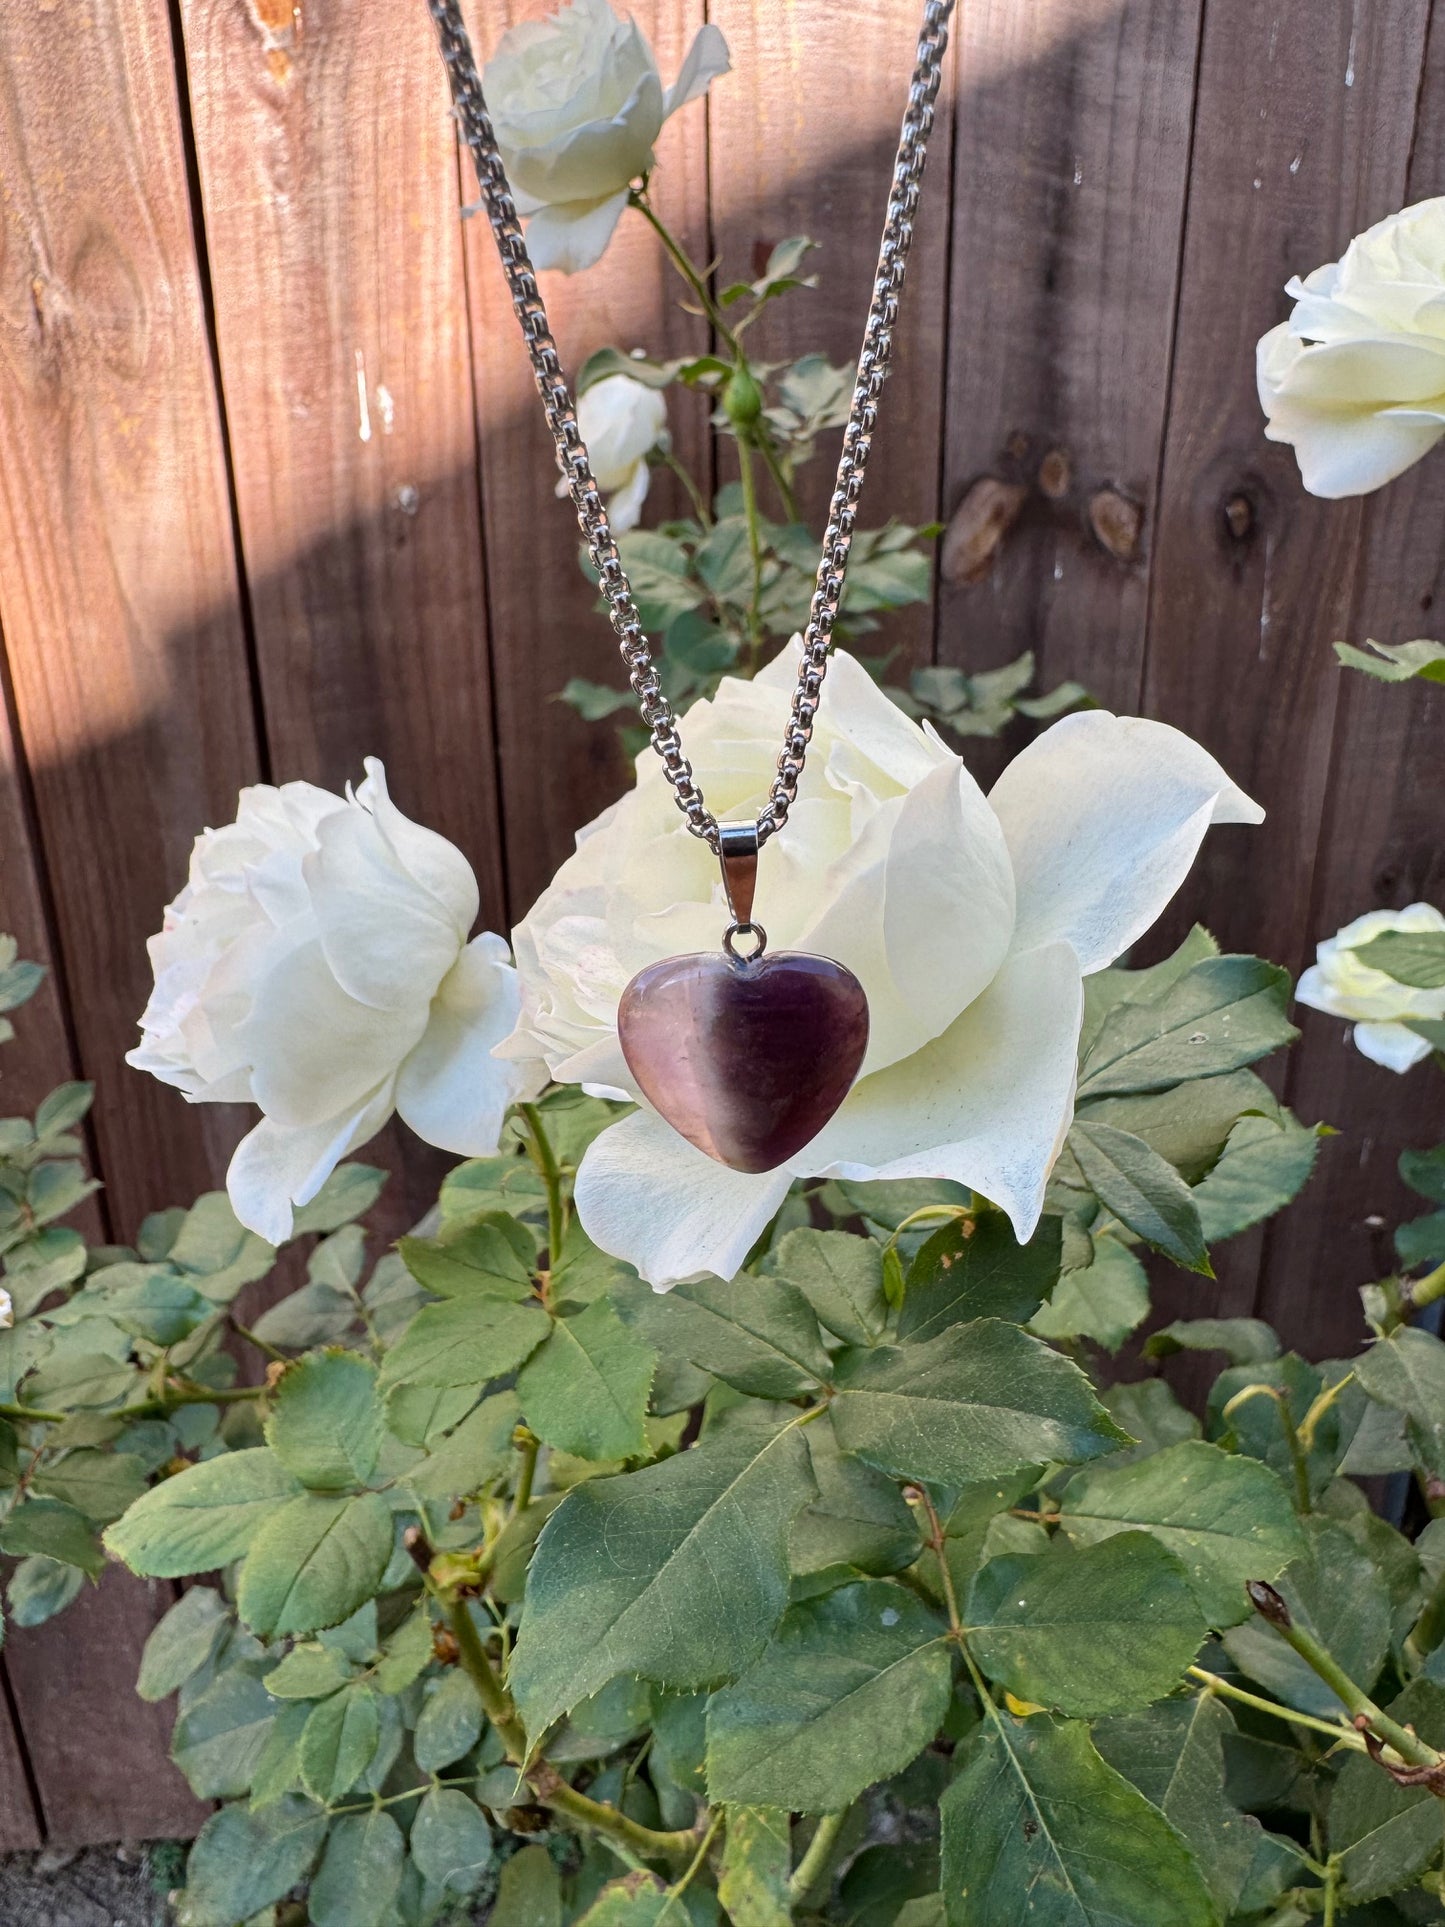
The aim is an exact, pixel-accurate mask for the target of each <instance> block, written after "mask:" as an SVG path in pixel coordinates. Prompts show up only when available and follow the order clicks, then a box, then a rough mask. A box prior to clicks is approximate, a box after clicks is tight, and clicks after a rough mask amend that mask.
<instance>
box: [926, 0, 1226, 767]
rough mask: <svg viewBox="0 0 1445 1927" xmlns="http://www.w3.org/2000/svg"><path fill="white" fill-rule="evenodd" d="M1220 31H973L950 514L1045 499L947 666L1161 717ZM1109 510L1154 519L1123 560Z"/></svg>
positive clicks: (950, 434)
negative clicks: (1210, 72) (1191, 318)
mask: <svg viewBox="0 0 1445 1927" xmlns="http://www.w3.org/2000/svg"><path fill="white" fill-rule="evenodd" d="M1199 11H1200V9H1199V5H1198V4H1197V0H1177V4H1174V5H1171V6H1167V7H1159V6H1157V5H1153V4H1150V0H1124V4H1122V5H1117V6H1108V7H1101V6H1100V5H1099V4H1098V0H1035V4H1033V5H1031V6H1028V7H1018V6H1014V5H1011V4H1010V3H1009V0H977V4H974V5H970V6H966V7H964V8H962V9H961V10H960V18H959V27H958V32H959V53H958V58H959V67H958V89H959V104H958V113H957V131H956V134H955V140H954V179H953V189H954V191H953V207H952V218H953V281H952V290H953V292H952V299H951V304H950V308H951V311H950V317H949V320H950V328H949V357H948V387H947V437H946V441H947V447H946V456H945V476H944V505H945V509H946V511H948V512H950V513H951V512H953V511H954V510H955V509H956V508H957V506H958V504H959V503H960V502H961V501H962V500H963V499H964V497H965V496H966V495H967V494H968V491H969V490H970V489H971V488H972V487H973V486H974V485H975V484H976V483H977V482H978V481H979V479H980V478H981V477H985V476H994V477H998V478H1000V479H1004V480H1007V481H1009V482H1013V483H1017V484H1022V485H1024V486H1026V487H1027V489H1028V496H1027V499H1026V501H1025V504H1024V507H1023V509H1022V513H1021V515H1020V518H1019V520H1018V521H1017V522H1016V523H1015V524H1014V526H1013V527H1012V529H1011V530H1010V531H1009V532H1008V534H1007V535H1006V536H1005V537H1004V539H1003V541H1002V542H1001V544H1000V546H999V547H998V549H997V550H996V551H995V552H994V557H993V562H992V566H991V567H988V568H986V570H985V572H984V573H983V574H982V575H981V576H980V578H979V579H978V580H976V581H974V582H973V583H958V584H955V585H952V586H950V585H948V584H942V585H940V590H939V603H938V655H939V660H940V661H944V662H952V663H958V664H960V665H961V666H962V667H964V668H969V669H978V668H985V667H989V666H991V665H993V664H995V663H1001V662H1006V661H1008V660H1010V659H1011V658H1013V657H1014V656H1016V655H1018V654H1019V652H1020V651H1021V650H1023V649H1024V648H1032V649H1033V650H1034V651H1035V652H1036V654H1037V656H1038V658H1039V675H1040V678H1041V680H1042V681H1043V683H1044V684H1045V685H1047V684H1049V683H1053V682H1057V681H1059V680H1061V679H1062V678H1064V677H1066V676H1072V677H1077V678H1078V679H1079V680H1080V681H1082V682H1083V683H1085V685H1086V686H1087V687H1088V688H1089V689H1090V690H1091V691H1092V692H1093V693H1094V694H1095V696H1097V697H1098V699H1099V700H1100V701H1101V702H1103V703H1104V704H1105V705H1106V706H1108V707H1110V708H1116V709H1123V710H1134V709H1137V707H1138V703H1139V689H1140V681H1141V673H1142V664H1143V652H1144V631H1145V617H1146V599H1147V596H1146V588H1147V585H1146V557H1147V554H1148V551H1149V548H1150V546H1151V544H1152V542H1153V539H1154V520H1155V514H1156V506H1157V505H1156V500H1155V483H1156V477H1157V473H1158V467H1159V452H1160V446H1161V442H1162V438H1163V433H1164V419H1165V411H1166V400H1167V391H1168V381H1169V356H1170V345H1171V337H1172V331H1173V317H1174V304H1175V292H1176V288H1175V283H1176V279H1177V274H1178V262H1179V235H1180V227H1181V223H1182V220H1183V211H1184V199H1185V190H1186V178H1187V173H1188V166H1189V133H1190V109H1191V103H1192V101H1193V95H1194V66H1195V57H1196V52H1197V44H1198V17H1199ZM1045 458H1048V462H1047V467H1045ZM1108 491H1113V492H1115V493H1116V494H1117V495H1118V496H1120V497H1121V498H1122V499H1123V500H1124V501H1125V502H1127V503H1131V504H1133V505H1135V506H1136V507H1137V509H1138V511H1139V513H1140V517H1141V522H1140V527H1139V531H1138V534H1137V538H1136V539H1135V540H1134V542H1133V545H1132V548H1131V547H1130V544H1129V542H1128V541H1127V540H1126V539H1125V538H1126V536H1127V533H1128V531H1127V526H1126V525H1125V524H1123V523H1120V521H1119V517H1120V516H1121V515H1124V514H1125V513H1126V511H1124V510H1121V509H1117V508H1116V509H1115V511H1114V517H1115V519H1114V522H1113V523H1110V522H1109V521H1108V520H1104V521H1102V522H1101V526H1102V527H1104V529H1105V531H1106V533H1108V534H1109V537H1110V539H1111V540H1112V541H1113V542H1114V543H1115V546H1116V548H1117V549H1119V550H1120V551H1122V552H1121V553H1110V551H1109V550H1108V549H1107V548H1106V547H1105V546H1104V544H1103V542H1102V541H1101V540H1100V539H1099V537H1098V535H1097V534H1096V533H1095V532H1094V529H1093V527H1092V524H1091V519H1090V507H1091V504H1092V503H1094V502H1096V501H1097V502H1099V504H1100V511H1099V512H1100V514H1101V515H1102V514H1103V513H1104V511H1105V509H1106V508H1107V506H1108V503H1107V492H1108ZM1000 760H1001V759H1000V758H999V757H998V756H997V755H996V754H995V753H993V752H988V753H985V754H984V755H983V756H981V757H980V758H979V759H978V761H979V766H980V767H981V768H986V767H996V766H997V764H998V762H999V761H1000Z"/></svg>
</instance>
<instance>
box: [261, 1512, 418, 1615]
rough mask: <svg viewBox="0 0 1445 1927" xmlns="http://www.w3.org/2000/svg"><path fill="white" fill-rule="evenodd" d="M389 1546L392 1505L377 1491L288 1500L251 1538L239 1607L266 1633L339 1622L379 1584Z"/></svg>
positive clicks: (388, 1556) (388, 1555) (388, 1553)
mask: <svg viewBox="0 0 1445 1927" xmlns="http://www.w3.org/2000/svg"><path fill="white" fill-rule="evenodd" d="M391 1544H392V1530H391V1511H390V1508H389V1507H388V1505H387V1503H386V1500H385V1499H383V1498H382V1496H381V1494H380V1493H378V1492H363V1493H361V1494H359V1495H358V1496H357V1497H354V1498H350V1497H335V1498H333V1497H329V1496H323V1495H321V1494H320V1493H311V1492H308V1493H305V1494H303V1495H302V1496H301V1497H300V1498H297V1499H291V1500H290V1501H288V1503H287V1504H285V1505H283V1506H281V1507H280V1509H279V1510H275V1511H272V1513H271V1516H270V1517H269V1518H268V1519H267V1520H266V1522H265V1524H264V1525H263V1526H262V1527H261V1529H260V1531H259V1532H258V1533H257V1534H256V1536H255V1538H254V1539H253V1540H252V1542H251V1549H250V1551H249V1552H248V1553H247V1554H246V1561H245V1564H244V1565H243V1566H242V1568H241V1579H240V1585H239V1587H238V1588H237V1593H236V1608H237V1611H238V1612H239V1613H240V1615H241V1618H242V1619H243V1620H244V1621H245V1623H246V1624H247V1625H248V1626H249V1627H250V1628H251V1630H252V1632H254V1633H258V1634H259V1635H260V1636H261V1637H262V1638H263V1639H273V1638H275V1637H276V1636H277V1635H279V1634H281V1633H310V1632H314V1631H315V1630H316V1629H317V1628H318V1627H319V1626H336V1625H339V1624H340V1622H341V1621H342V1620H343V1619H348V1618H350V1616H351V1614H352V1613H354V1612H355V1611H356V1609H357V1607H358V1606H360V1605H362V1604H363V1603H364V1602H365V1601H366V1600H368V1599H370V1598H371V1597H372V1596H373V1594H375V1593H376V1592H377V1591H378V1590H379V1588H380V1586H381V1578H382V1574H383V1573H384V1572H385V1571H386V1568H387V1564H388V1562H389V1561H390V1558H391Z"/></svg>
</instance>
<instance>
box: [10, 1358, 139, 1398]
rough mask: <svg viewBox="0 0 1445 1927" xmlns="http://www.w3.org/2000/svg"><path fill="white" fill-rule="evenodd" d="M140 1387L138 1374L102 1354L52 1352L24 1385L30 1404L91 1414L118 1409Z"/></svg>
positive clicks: (129, 1367)
mask: <svg viewBox="0 0 1445 1927" xmlns="http://www.w3.org/2000/svg"><path fill="white" fill-rule="evenodd" d="M139 1384H140V1373H139V1372H137V1371H135V1370H133V1369H132V1367H131V1366H129V1365H124V1364H119V1363H117V1361H116V1360H115V1359H114V1358H111V1357H109V1356H108V1355H107V1354H106V1353H105V1352H100V1351H96V1352H66V1353H64V1354H60V1353H59V1352H53V1353H52V1354H51V1356H50V1357H49V1358H48V1359H46V1361H45V1363H44V1364H42V1365H41V1366H40V1368H39V1369H38V1371H36V1372H35V1374H34V1376H33V1377H32V1378H31V1379H30V1380H29V1382H28V1384H27V1385H26V1388H25V1389H26V1393H27V1395H28V1397H29V1399H30V1401H31V1403H32V1404H35V1405H39V1406H42V1407H45V1406H53V1405H60V1406H80V1407H82V1408H84V1409H85V1410H94V1409H97V1408H99V1407H101V1406H105V1405H118V1404H119V1403H120V1402H121V1400H122V1399H125V1398H128V1397H129V1396H130V1395H131V1393H132V1392H133V1391H135V1390H136V1389H137V1388H138V1387H139Z"/></svg>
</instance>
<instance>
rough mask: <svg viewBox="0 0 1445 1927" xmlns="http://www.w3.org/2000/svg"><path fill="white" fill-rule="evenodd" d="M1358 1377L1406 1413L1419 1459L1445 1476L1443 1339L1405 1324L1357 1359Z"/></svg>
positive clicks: (1393, 1408)
mask: <svg viewBox="0 0 1445 1927" xmlns="http://www.w3.org/2000/svg"><path fill="white" fill-rule="evenodd" d="M1355 1376H1356V1378H1358V1380H1359V1381H1360V1383H1361V1385H1363V1386H1364V1388H1365V1390H1366V1391H1367V1392H1368V1393H1369V1395H1370V1397H1371V1398H1373V1399H1378V1400H1379V1402H1380V1404H1381V1405H1387V1406H1389V1408H1390V1409H1391V1411H1394V1412H1400V1413H1402V1414H1403V1415H1404V1419H1405V1426H1406V1434H1407V1436H1408V1438H1409V1441H1410V1446H1411V1449H1412V1450H1413V1451H1414V1452H1415V1454H1416V1456H1417V1457H1418V1458H1419V1460H1420V1463H1421V1464H1422V1465H1423V1466H1424V1468H1425V1470H1426V1471H1427V1472H1429V1473H1430V1474H1431V1475H1432V1476H1433V1477H1435V1478H1445V1344H1442V1343H1441V1342H1440V1340H1439V1339H1438V1338H1436V1337H1434V1336H1433V1334H1432V1333H1430V1332H1427V1331H1422V1330H1421V1328H1420V1327H1419V1326H1418V1325H1402V1326H1401V1327H1400V1329H1399V1330H1398V1331H1395V1332H1392V1333H1391V1334H1390V1336H1389V1337H1388V1338H1382V1339H1380V1340H1379V1341H1378V1343H1376V1344H1374V1345H1372V1346H1371V1347H1370V1348H1369V1350H1368V1351H1366V1352H1363V1353H1362V1354H1361V1355H1360V1357H1359V1358H1357V1359H1356V1360H1355Z"/></svg>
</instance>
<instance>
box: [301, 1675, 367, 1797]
mask: <svg viewBox="0 0 1445 1927" xmlns="http://www.w3.org/2000/svg"><path fill="white" fill-rule="evenodd" d="M380 1737H381V1716H380V1715H379V1714H378V1712H377V1710H376V1695H375V1693H373V1692H372V1690H371V1688H370V1687H369V1686H366V1685H364V1684H360V1683H358V1684H357V1685H354V1686H348V1687H347V1689H346V1690H345V1692H342V1693H333V1694H332V1695H331V1696H330V1698H329V1699H324V1700H322V1701H320V1702H319V1704H317V1705H316V1706H313V1707H312V1709H311V1713H310V1717H309V1718H308V1719H307V1721H306V1724H305V1726H303V1727H302V1729H301V1740H300V1744H299V1747H298V1749H297V1759H298V1762H299V1764H300V1767H301V1783H302V1785H303V1786H304V1787H305V1789H306V1791H307V1792H308V1793H309V1794H310V1795H311V1796H312V1798H313V1799H316V1800H319V1801H320V1802H321V1804H322V1805H323V1806H330V1805H331V1804H332V1803H333V1802H334V1801H337V1800H339V1799H340V1798H341V1796H342V1794H343V1793H347V1792H349V1791H350V1789H351V1788H352V1787H354V1786H355V1785H356V1782H357V1781H358V1780H359V1779H360V1778H361V1776H362V1774H363V1773H364V1772H365V1771H366V1769H367V1767H369V1766H370V1765H371V1760H372V1755H373V1754H374V1753H375V1752H376V1743H377V1740H378V1739H379V1738H380Z"/></svg>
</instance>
